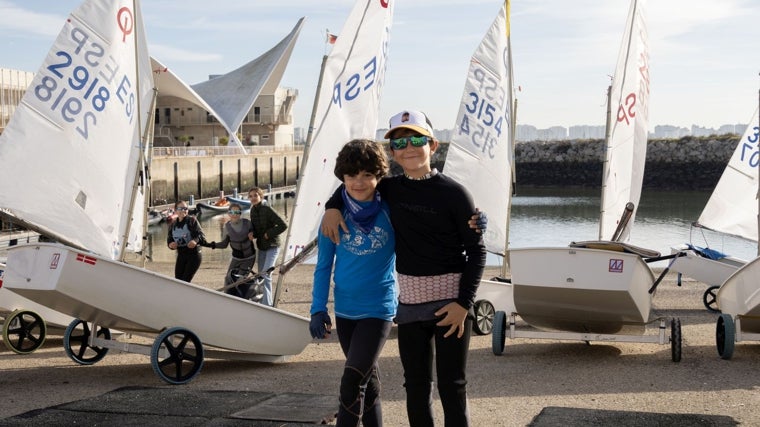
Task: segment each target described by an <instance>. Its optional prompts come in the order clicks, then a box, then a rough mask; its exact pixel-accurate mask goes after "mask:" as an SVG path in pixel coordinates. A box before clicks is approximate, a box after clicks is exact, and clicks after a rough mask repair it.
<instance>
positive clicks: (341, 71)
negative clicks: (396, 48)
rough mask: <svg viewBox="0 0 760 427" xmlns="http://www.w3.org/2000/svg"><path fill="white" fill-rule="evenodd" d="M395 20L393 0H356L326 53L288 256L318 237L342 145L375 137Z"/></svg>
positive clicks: (297, 191) (335, 182)
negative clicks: (330, 48) (389, 43)
mask: <svg viewBox="0 0 760 427" xmlns="http://www.w3.org/2000/svg"><path fill="white" fill-rule="evenodd" d="M392 19H393V2H391V1H386V0H358V1H357V2H356V4H355V5H354V8H353V10H352V11H351V13H350V15H349V17H348V19H347V21H346V23H345V25H344V27H343V30H342V31H341V32H340V35H339V36H338V38H337V40H336V42H335V44H334V45H333V47H332V50H331V52H330V53H329V55H328V56H327V59H326V62H325V64H324V71H323V77H322V80H321V84H320V90H319V93H318V94H317V95H316V96H317V98H316V100H315V103H316V108H315V111H314V112H313V115H314V118H315V122H314V125H313V128H312V129H310V131H311V132H312V138H311V140H310V141H309V144H308V146H307V147H306V148H305V151H304V156H305V158H304V162H303V163H304V166H303V168H302V170H301V175H300V177H299V182H298V188H297V190H296V200H295V206H294V207H293V216H292V217H291V224H290V227H288V231H289V234H288V238H287V244H286V253H285V258H286V259H289V258H292V257H293V256H295V255H297V254H298V253H299V251H301V250H302V249H303V248H304V247H305V246H306V245H307V244H308V243H309V242H310V241H312V240H313V239H314V238H315V237H316V236H317V228H318V226H319V221H320V219H321V213H322V212H323V211H324V205H323V203H324V202H325V201H326V200H327V199H328V198H329V196H330V194H332V192H333V191H334V190H335V188H336V187H337V186H338V184H339V181H338V180H337V178H336V177H335V175H333V169H334V168H335V156H337V154H338V151H339V150H340V147H342V146H343V144H345V143H346V142H348V141H350V140H351V139H354V138H368V139H374V138H375V132H376V130H377V121H378V110H379V104H380V94H381V91H382V88H383V81H384V79H385V66H386V59H387V56H388V42H389V37H390V29H391V24H392Z"/></svg>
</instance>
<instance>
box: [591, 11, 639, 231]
mask: <svg viewBox="0 0 760 427" xmlns="http://www.w3.org/2000/svg"><path fill="white" fill-rule="evenodd" d="M645 9H646V2H645V1H643V0H633V1H632V2H631V7H630V10H629V12H628V20H627V23H626V32H625V34H624V36H623V42H622V44H621V46H620V52H619V56H618V61H617V67H616V68H615V75H614V77H613V79H612V86H611V89H610V110H611V117H609V118H608V130H607V148H606V165H605V168H604V175H603V177H602V180H603V181H602V209H601V219H600V224H599V239H608V240H609V239H610V238H611V236H612V234H613V233H614V232H615V230H616V228H617V225H618V222H619V221H620V218H621V215H622V214H623V212H624V210H625V206H626V204H627V203H629V202H631V203H633V205H634V211H633V212H632V215H631V217H630V220H629V221H628V225H627V226H626V228H625V230H624V231H623V232H622V233H621V236H620V237H619V238H618V239H617V240H618V241H621V242H624V241H627V240H628V239H629V233H630V229H631V227H632V225H633V221H634V219H635V216H636V209H637V208H638V204H639V198H640V196H641V185H642V182H643V179H644V164H645V161H646V150H647V126H648V120H647V118H648V116H649V40H648V36H647V26H646V21H645V12H646V10H645Z"/></svg>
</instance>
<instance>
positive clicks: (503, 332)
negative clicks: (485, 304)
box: [491, 311, 507, 356]
mask: <svg viewBox="0 0 760 427" xmlns="http://www.w3.org/2000/svg"><path fill="white" fill-rule="evenodd" d="M506 342H507V313H505V312H503V311H497V312H496V314H495V315H494V316H493V334H492V335H491V349H492V350H493V354H495V355H497V356H501V355H502V353H504V345H505V344H506Z"/></svg>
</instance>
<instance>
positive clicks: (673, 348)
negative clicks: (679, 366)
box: [670, 317, 683, 362]
mask: <svg viewBox="0 0 760 427" xmlns="http://www.w3.org/2000/svg"><path fill="white" fill-rule="evenodd" d="M682 341H683V338H682V335H681V319H679V318H677V317H674V318H673V320H671V321H670V357H671V359H672V360H673V361H674V362H680V361H681V349H682V347H681V344H682Z"/></svg>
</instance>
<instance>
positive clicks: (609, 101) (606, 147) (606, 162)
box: [598, 84, 612, 240]
mask: <svg viewBox="0 0 760 427" xmlns="http://www.w3.org/2000/svg"><path fill="white" fill-rule="evenodd" d="M611 120H612V85H611V84H610V85H609V86H607V121H606V122H605V124H604V151H603V152H602V155H603V156H604V164H603V166H602V198H601V201H600V203H599V238H598V240H602V239H603V238H604V237H603V236H602V231H603V230H602V228H603V227H604V187H605V185H606V184H605V183H606V181H605V177H606V176H607V174H608V173H609V167H610V161H609V159H608V158H607V151H608V150H609V149H610V135H611V129H612V122H611Z"/></svg>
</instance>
